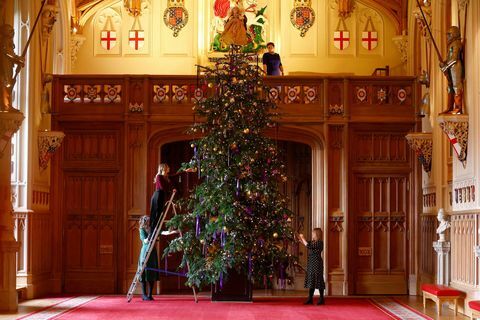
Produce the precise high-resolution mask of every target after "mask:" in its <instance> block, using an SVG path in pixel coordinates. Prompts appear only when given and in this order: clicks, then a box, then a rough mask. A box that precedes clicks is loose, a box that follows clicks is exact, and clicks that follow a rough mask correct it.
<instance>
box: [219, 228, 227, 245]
mask: <svg viewBox="0 0 480 320" xmlns="http://www.w3.org/2000/svg"><path fill="white" fill-rule="evenodd" d="M225 242H226V241H225V231H223V230H222V232H221V233H220V245H221V246H222V248H223V247H224V246H225Z"/></svg>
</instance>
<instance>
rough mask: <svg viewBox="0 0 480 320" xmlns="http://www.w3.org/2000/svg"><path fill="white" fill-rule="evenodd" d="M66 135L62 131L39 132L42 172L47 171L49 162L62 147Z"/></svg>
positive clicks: (39, 161) (39, 157)
mask: <svg viewBox="0 0 480 320" xmlns="http://www.w3.org/2000/svg"><path fill="white" fill-rule="evenodd" d="M64 137H65V134H64V133H63V132H61V131H40V132H38V163H39V166H40V170H45V169H47V166H48V161H49V160H50V158H51V157H52V155H53V154H54V153H55V151H57V149H58V148H59V147H60V146H61V144H62V141H63V138H64Z"/></svg>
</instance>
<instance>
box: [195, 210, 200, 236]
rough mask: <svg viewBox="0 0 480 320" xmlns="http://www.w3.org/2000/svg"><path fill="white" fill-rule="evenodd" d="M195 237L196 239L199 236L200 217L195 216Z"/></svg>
mask: <svg viewBox="0 0 480 320" xmlns="http://www.w3.org/2000/svg"><path fill="white" fill-rule="evenodd" d="M195 220H196V221H195V235H196V237H197V238H198V236H200V216H199V215H198V214H197V217H196V219H195Z"/></svg>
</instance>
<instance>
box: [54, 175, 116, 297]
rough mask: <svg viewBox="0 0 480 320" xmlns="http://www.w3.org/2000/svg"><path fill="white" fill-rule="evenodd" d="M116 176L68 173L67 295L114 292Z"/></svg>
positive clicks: (66, 177) (66, 202)
mask: <svg viewBox="0 0 480 320" xmlns="http://www.w3.org/2000/svg"><path fill="white" fill-rule="evenodd" d="M116 185H117V179H116V177H115V176H114V175H109V174H106V175H98V174H96V173H95V174H88V173H87V174H82V175H78V174H66V175H65V190H69V191H68V192H66V193H65V194H64V197H65V202H64V204H65V225H64V226H65V227H64V252H65V254H64V268H65V273H64V290H65V292H88V293H114V292H115V269H116V268H115V264H114V261H115V256H116V255H115V247H114V243H115V241H114V238H115V230H116V228H115V211H116V207H117V206H116V202H117V201H118V200H117V199H116V194H117V192H116V190H115V186H116Z"/></svg>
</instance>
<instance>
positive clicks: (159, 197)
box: [150, 175, 171, 230]
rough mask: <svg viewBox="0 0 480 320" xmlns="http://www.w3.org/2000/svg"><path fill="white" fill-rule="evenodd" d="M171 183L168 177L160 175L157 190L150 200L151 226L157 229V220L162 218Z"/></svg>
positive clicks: (156, 183)
mask: <svg viewBox="0 0 480 320" xmlns="http://www.w3.org/2000/svg"><path fill="white" fill-rule="evenodd" d="M170 189H171V185H170V181H169V180H168V178H166V177H164V176H162V175H158V176H157V177H156V178H155V192H154V193H153V195H152V198H151V200H150V228H151V229H152V230H154V229H155V226H156V225H157V222H158V220H159V219H161V217H160V216H161V214H162V211H163V207H164V205H165V202H166V201H167V200H168V199H167V196H168V195H167V194H168V193H169V192H170Z"/></svg>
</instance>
